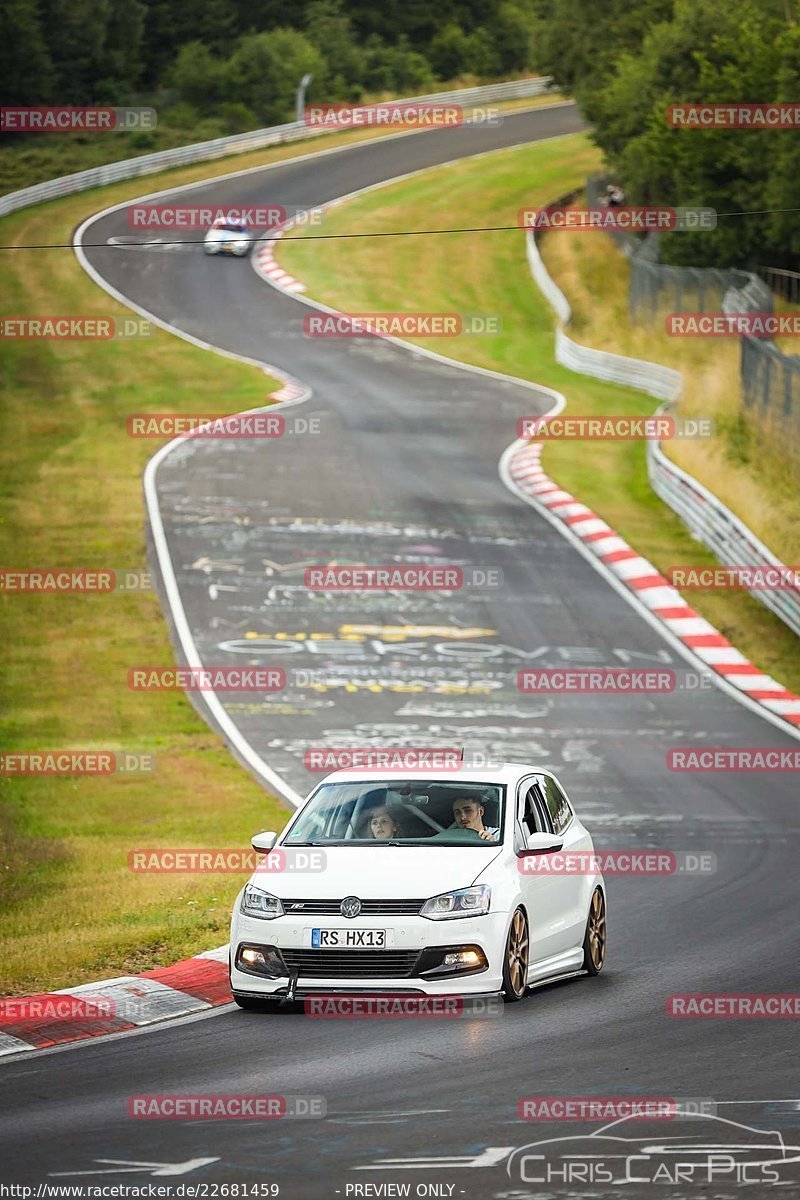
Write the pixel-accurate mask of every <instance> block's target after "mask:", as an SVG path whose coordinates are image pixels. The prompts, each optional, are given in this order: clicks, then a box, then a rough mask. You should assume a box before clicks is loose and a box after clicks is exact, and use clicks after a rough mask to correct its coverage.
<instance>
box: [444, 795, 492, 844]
mask: <svg viewBox="0 0 800 1200" xmlns="http://www.w3.org/2000/svg"><path fill="white" fill-rule="evenodd" d="M484 811H485V810H484V807H483V805H482V804H481V803H480V801H479V800H475V799H473V798H472V797H470V796H457V797H456V798H455V800H454V801H453V820H454V821H455V823H456V825H458V827H459V828H460V829H474V830H475V832H476V833H477V835H478V837H479V838H482V839H483V841H485V842H494V841H496V840H497V838H498V837H499V836H500V830H499V829H494V828H492V827H491V826H486V825H484V823H483V814H484Z"/></svg>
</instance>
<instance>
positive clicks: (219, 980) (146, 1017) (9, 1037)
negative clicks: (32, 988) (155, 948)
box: [0, 946, 232, 1057]
mask: <svg viewBox="0 0 800 1200" xmlns="http://www.w3.org/2000/svg"><path fill="white" fill-rule="evenodd" d="M231 999H232V997H231V990H230V985H229V982H228V947H227V946H220V947H218V948H217V949H216V950H208V951H206V952H205V953H204V954H199V955H197V956H196V957H195V958H186V959H184V960H183V962H178V963H174V964H173V965H172V966H171V967H159V968H157V969H156V970H155V971H145V972H144V973H143V974H142V975H123V976H121V977H120V978H118V979H103V980H100V982H98V983H86V984H83V985H81V987H76V988H66V989H64V990H63V991H59V992H47V993H41V994H39V995H36V996H24V997H16V998H8V999H5V1000H0V1057H3V1056H6V1055H10V1054H19V1053H21V1052H22V1051H24V1050H47V1049H49V1048H50V1047H52V1046H61V1045H64V1044H65V1043H67V1042H78V1041H83V1040H85V1039H87V1038H95V1037H102V1036H103V1035H104V1034H109V1033H125V1032H128V1031H129V1030H132V1029H138V1028H140V1027H141V1026H143V1025H153V1024H155V1023H156V1022H158V1021H166V1020H170V1019H171V1018H174V1017H183V1016H190V1015H192V1014H194V1013H199V1012H202V1011H203V1010H204V1009H209V1008H216V1007H218V1006H219V1005H221V1004H229V1003H230V1002H231Z"/></svg>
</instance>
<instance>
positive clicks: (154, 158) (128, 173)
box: [0, 76, 552, 217]
mask: <svg viewBox="0 0 800 1200" xmlns="http://www.w3.org/2000/svg"><path fill="white" fill-rule="evenodd" d="M551 82H552V81H551V79H550V77H549V76H539V77H537V78H535V79H515V80H512V81H511V82H503V83H491V84H487V85H486V86H485V87H474V88H463V89H461V90H458V89H456V90H454V91H450V92H433V93H431V94H430V95H427V96H406V97H405V98H403V99H401V100H395V101H391V103H393V104H448V103H455V102H458V103H459V104H461V105H462V106H463V107H464V108H468V107H471V106H475V105H478V104H488V103H490V102H492V101H502V100H522V99H527V98H529V97H532V96H540V95H542V94H543V93H545V92H548V91H550V90H551ZM387 103H389V102H388V101H387ZM354 107H362V106H354ZM363 107H365V108H369V107H372V106H370V105H364V106H363ZM337 132H341V130H339V129H337V128H336V127H335V126H334V127H331V128H322V127H320V126H315V125H307V124H306V123H305V122H304V121H290V122H288V123H287V124H286V125H272V126H269V127H268V128H265V129H255V130H253V131H251V132H250V133H237V134H233V135H232V136H231V137H222V138H214V139H212V140H211V141H208V142H195V143H194V144H193V145H189V146H176V147H174V148H173V149H171V150H158V151H157V152H156V153H154V154H142V155H140V156H139V157H138V158H128V159H122V160H120V161H119V162H114V163H106V164H105V165H104V166H100V167H90V168H89V169H88V170H86V171H77V172H76V173H75V174H73V175H61V176H59V177H58V178H57V179H48V180H47V181H46V182H44V183H37V184H34V185H33V186H32V187H27V188H21V189H20V190H19V191H17V192H7V193H6V195H5V196H0V217H2V216H6V215H7V214H8V213H12V212H16V211H17V210H18V209H21V208H27V207H29V206H30V205H32V204H41V203H42V202H43V201H45V200H54V199H57V198H58V197H59V196H68V195H71V194H72V193H75V192H85V191H89V189H90V188H96V187H105V185H106V184H109V183H119V182H120V181H121V180H123V179H137V178H139V176H142V175H153V174H155V173H156V172H158V171H166V170H169V169H170V168H172V167H182V166H186V165H187V164H188V163H196V162H210V161H212V160H213V159H216V158H226V157H227V156H228V155H231V154H244V153H246V152H247V151H249V150H261V149H263V148H264V147H265V146H276V145H279V144H280V143H281V142H296V141H302V140H304V139H305V138H311V137H320V136H324V135H325V134H329V133H337Z"/></svg>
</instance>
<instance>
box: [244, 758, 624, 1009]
mask: <svg viewBox="0 0 800 1200" xmlns="http://www.w3.org/2000/svg"><path fill="white" fill-rule="evenodd" d="M252 845H253V847H254V849H256V850H257V851H259V852H261V853H262V854H268V853H270V852H272V858H273V860H276V861H277V863H278V864H279V866H278V869H276V870H264V869H256V871H255V872H254V874H253V875H252V877H251V879H250V882H249V883H247V885H246V886H245V887H244V888H243V889H242V891H241V892H240V893H239V896H238V897H237V899H236V903H235V905H234V911H233V921H232V926H231V970H230V977H231V990H232V992H233V997H234V1000H235V1001H236V1003H237V1004H238V1005H239V1006H240V1007H241V1008H261V1007H264V1002H265V1001H268V1000H281V999H283V1000H287V999H289V1000H291V999H294V998H296V997H306V996H312V995H314V994H319V993H326V994H330V993H332V992H346V991H348V990H349V991H367V992H370V993H374V992H391V993H392V994H393V995H396V994H398V993H412V994H417V995H420V994H422V995H428V996H435V995H443V994H445V995H452V994H454V993H458V994H460V995H464V996H467V995H473V996H476V995H481V996H485V995H487V994H489V995H496V994H498V993H500V992H503V993H504V994H505V997H506V999H507V1000H511V1001H514V1000H520V999H521V998H522V996H523V995H524V994H525V991H526V988H527V987H529V986H530V985H532V984H538V983H542V982H544V981H545V980H549V979H555V978H558V977H560V976H565V975H572V974H577V973H580V972H585V973H587V974H589V975H597V974H598V973H599V972H600V970H601V968H602V966H603V961H604V959H605V948H606V899H605V884H604V882H603V878H602V875H601V874H600V872H599V870H597V869H595V868H596V863H595V857H594V853H593V851H594V847H593V843H592V839H591V836H590V835H589V833H588V831H587V830H586V829H585V828H584V826H583V825H582V824H581V822H580V820H579V819H578V817H577V816H576V815H575V812H574V810H573V808H572V805H571V804H570V802H569V799H568V798H567V796H566V794H565V792H564V790H563V788H562V787H561V785H560V784H559V783H558V781H557V780H556V779H555V777H554V776H553V775H552V774H551V773H550V772H549V771H545V770H542V769H541V768H539V767H536V766H521V765H519V764H516V763H515V764H504V765H503V766H501V767H498V768H496V769H491V770H480V771H471V770H468V769H467V768H466V767H464V768H462V769H460V770H455V769H454V770H452V771H443V772H437V774H436V775H435V777H434V776H428V777H427V778H425V777H421V776H420V772H419V771H417V772H416V773H415V772H414V771H398V772H394V771H392V772H391V774H390V776H388V777H381V776H367V775H366V774H365V772H364V771H337V772H335V773H334V774H333V775H329V776H327V777H326V778H325V779H324V780H323V781H322V782H321V783H320V784H319V785H318V786H317V787H316V788H315V789H314V791H313V792H312V793H311V795H310V796H309V797H308V799H307V800H306V801H305V802H304V804H302V805H301V807H300V808H299V809H298V810H297V812H296V813H295V814H294V816H293V817H292V818H291V819H290V821H289V823H288V825H287V826H286V828H285V829H284V831H283V833H282V834H281V835H280V837H278V836H277V835H276V834H275V833H261V834H257V835H256V836H255V837H254V838H253V840H252ZM314 851H316V857H317V859H320V860H323V861H324V867H323V868H322V869H319V870H317V871H312V872H303V873H298V872H297V871H293V870H292V869H286V866H289V865H290V863H291V860H292V857H293V856H294V861H295V864H297V862H298V861H299V859H300V857H301V856H302V855H304V856H305V858H306V860H307V859H308V858H309V857H310V856H311V855H312V854H313V852H314ZM575 856H577V858H576V857H575ZM526 860H527V866H526ZM263 861H264V860H262V862H263ZM576 861H579V862H580V864H581V868H580V870H575V869H574V864H575V862H576ZM284 863H285V864H286V866H284V865H283V864H284ZM568 863H569V864H573V865H572V867H570V868H568V869H564V867H565V864H568ZM549 864H552V866H550V865H549ZM529 868H535V869H533V870H529Z"/></svg>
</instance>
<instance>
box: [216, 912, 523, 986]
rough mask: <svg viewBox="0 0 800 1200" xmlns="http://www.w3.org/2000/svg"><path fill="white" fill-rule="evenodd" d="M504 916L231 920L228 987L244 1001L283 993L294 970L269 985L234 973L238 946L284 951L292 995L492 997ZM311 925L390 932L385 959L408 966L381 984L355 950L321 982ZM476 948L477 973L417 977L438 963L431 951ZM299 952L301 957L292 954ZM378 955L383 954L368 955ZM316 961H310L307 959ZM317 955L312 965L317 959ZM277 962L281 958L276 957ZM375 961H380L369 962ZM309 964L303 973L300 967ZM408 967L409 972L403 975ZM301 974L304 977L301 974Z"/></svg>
mask: <svg viewBox="0 0 800 1200" xmlns="http://www.w3.org/2000/svg"><path fill="white" fill-rule="evenodd" d="M508 919H509V916H508V914H507V913H487V914H486V915H485V916H482V917H466V918H463V919H456V920H452V921H428V920H426V919H425V918H424V917H416V916H415V917H404V918H400V917H385V918H380V917H374V918H369V919H368V920H355V921H347V920H345V919H344V918H343V917H340V918H335V917H317V918H316V919H315V920H314V922H313V924H312V921H311V920H310V919H309V918H306V920H305V921H303V922H299V921H298V920H297V918H296V917H277V918H276V919H275V920H274V921H262V920H259V919H258V918H254V917H246V916H244V915H243V914H241V913H237V914H236V919H235V921H234V923H233V928H232V930H231V988H232V990H233V991H234V992H237V993H240V994H242V995H250V996H265V997H266V996H272V995H275V996H278V995H282V994H285V993H286V989H287V985H288V983H289V981H290V978H291V976H292V973H293V971H292V970H291V969H287V973H286V974H281V975H280V976H279V977H277V978H269V977H267V976H264V975H259V974H256V973H254V972H252V971H250V970H247V971H243V970H240V969H238V968H237V966H236V959H237V952H238V949H239V947H240V946H242V945H246V946H250V947H274V948H276V949H277V951H278V952H279V953H280V952H281V951H284V950H285V951H287V952H288V953H287V960H288V961H289V962H290V963H294V964H297V963H300V962H301V960H302V965H299V966H294V968H293V970H294V972H296V975H295V982H294V988H293V990H294V994H295V995H297V996H307V995H314V994H319V993H322V992H324V993H326V994H329V993H334V992H357V991H364V992H370V993H375V992H391V993H397V992H403V993H416V994H418V995H427V996H441V995H453V994H454V993H457V994H458V995H476V996H477V995H487V994H491V995H494V994H496V993H497V992H499V991H500V990H501V988H502V978H503V955H504V952H505V940H506V933H507V924H508ZM314 926H316V927H320V926H324V928H326V929H354V928H356V929H386V930H387V932H388V931H391V933H392V935H393V937H392V941H393V945H392V946H391V947H390V948H389V951H388V953H389V954H392V953H398V954H403V955H404V956H405V958H406V962H407V964H408V965H407V966H406V967H404V970H403V973H402V974H398V975H395V976H392V977H387V976H386V975H385V974H384V973H383V970H381V971H380V973H376V974H374V975H372V974H369V973H368V972H369V968H368V966H365V962H366V960H365V956H364V955H363V954H361V953H360V952H358V951H355V950H345V951H342V953H341V954H339V955H337V956H336V958H337V966H336V971H335V973H332V974H330V975H322V974H319V973H318V972H319V971H320V970H321V969H324V968H322V967H321V966H318V965H317V963H319V964H322V963H323V962H325V961H326V960H325V959H324V952H320V951H313V950H311V949H310V945H309V944H310V931H311V929H312V928H313V927H314ZM466 946H470V947H476V948H478V949H479V950H480V951H482V953H483V955H484V957H485V960H486V963H487V965H486V966H485V967H482V968H480V969H478V970H475V969H474V968H473V969H471V970H465V971H458V972H453V973H448V974H446V975H440V976H438V977H437V976H426V975H425V974H421V973H419V971H420V969H424V968H425V966H426V964H428V963H430V962H432V961H434V960H435V959H436V958H437V955H436V953H435V952H436V951H437V950H441V951H444V950H445V949H447V950H452V949H455V948H460V947H466ZM298 952H300V953H298ZM373 953H374V954H375V955H376V956H380V955H381V954H382V953H383V952H382V951H373ZM312 955H313V956H315V957H314V958H312V957H311V956H312ZM317 955H318V956H319V958H318V959H317V958H316V956H317ZM347 955H353V956H354V957H353V961H354V962H355V961H356V960H358V963H359V967H358V970H357V971H354V972H353V973H352V974H346V975H345V974H341V971H342V970H346V969H347V962H348V960H347V957H346V956H347ZM281 957H282V956H281ZM375 961H376V962H378V961H379V958H376V960H375ZM308 963H311V964H313V974H309V973H308V970H309V969H311V968H308V967H307V966H306V964H308ZM409 968H410V969H409ZM304 969H305V970H306V973H305V974H304Z"/></svg>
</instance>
